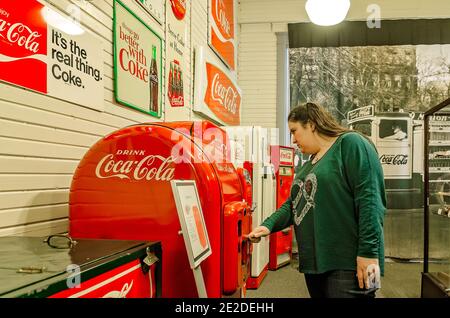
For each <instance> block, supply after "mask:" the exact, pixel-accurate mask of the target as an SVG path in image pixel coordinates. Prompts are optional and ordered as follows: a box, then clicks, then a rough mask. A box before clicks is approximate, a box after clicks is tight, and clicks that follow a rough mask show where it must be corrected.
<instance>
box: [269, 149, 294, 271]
mask: <svg viewBox="0 0 450 318" xmlns="http://www.w3.org/2000/svg"><path fill="white" fill-rule="evenodd" d="M270 155H271V162H272V164H273V166H274V168H275V177H276V189H277V190H276V208H277V209H279V208H280V207H281V205H282V204H283V203H284V202H285V201H286V200H287V199H288V197H289V195H290V191H291V186H292V181H293V179H294V148H291V147H285V146H270ZM269 246H270V247H269V270H277V269H278V268H280V267H281V266H283V265H286V264H289V263H290V262H291V259H292V227H288V228H286V229H284V230H282V231H280V232H277V233H273V234H271V235H270V243H269Z"/></svg>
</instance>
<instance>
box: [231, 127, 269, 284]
mask: <svg viewBox="0 0 450 318" xmlns="http://www.w3.org/2000/svg"><path fill="white" fill-rule="evenodd" d="M225 130H226V131H227V133H228V135H229V137H230V140H231V141H232V144H233V146H232V147H231V149H232V158H233V160H232V161H233V163H234V164H235V165H236V166H238V167H239V166H243V167H245V168H246V169H247V170H248V171H249V173H250V176H251V180H252V193H253V205H252V224H253V227H256V226H258V225H260V224H261V223H262V222H263V221H264V220H265V219H266V218H267V217H268V216H270V214H272V213H273V212H274V211H275V186H276V184H275V174H274V168H273V165H272V164H271V163H270V152H269V149H270V148H269V145H270V142H271V135H270V130H269V129H267V128H263V127H259V126H234V127H230V126H229V127H225ZM268 268H269V237H263V238H262V239H261V241H260V242H259V243H253V244H252V253H251V270H250V276H249V278H248V280H247V288H250V289H256V288H258V287H259V286H260V284H261V282H262V281H263V279H264V278H265V276H266V274H267V271H268Z"/></svg>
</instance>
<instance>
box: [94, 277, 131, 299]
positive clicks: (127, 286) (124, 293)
mask: <svg viewBox="0 0 450 318" xmlns="http://www.w3.org/2000/svg"><path fill="white" fill-rule="evenodd" d="M133 282H134V281H133V280H132V281H131V283H130V284H128V283H125V284H124V285H123V286H122V289H121V290H120V291H118V290H113V291H110V292H109V293H107V294H105V295H104V296H103V297H102V298H126V297H127V294H128V293H129V292H130V291H131V288H132V287H133Z"/></svg>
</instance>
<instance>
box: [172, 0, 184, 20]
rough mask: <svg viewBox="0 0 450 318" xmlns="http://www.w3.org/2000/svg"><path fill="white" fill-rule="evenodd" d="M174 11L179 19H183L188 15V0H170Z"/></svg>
mask: <svg viewBox="0 0 450 318" xmlns="http://www.w3.org/2000/svg"><path fill="white" fill-rule="evenodd" d="M170 3H171V4H172V11H173V14H174V15H175V17H176V18H177V19H178V20H183V19H184V16H185V15H186V0H170Z"/></svg>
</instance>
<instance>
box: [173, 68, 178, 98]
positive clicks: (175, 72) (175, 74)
mask: <svg viewBox="0 0 450 318" xmlns="http://www.w3.org/2000/svg"><path fill="white" fill-rule="evenodd" d="M172 98H173V99H177V98H178V67H177V64H174V65H173V93H172Z"/></svg>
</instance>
